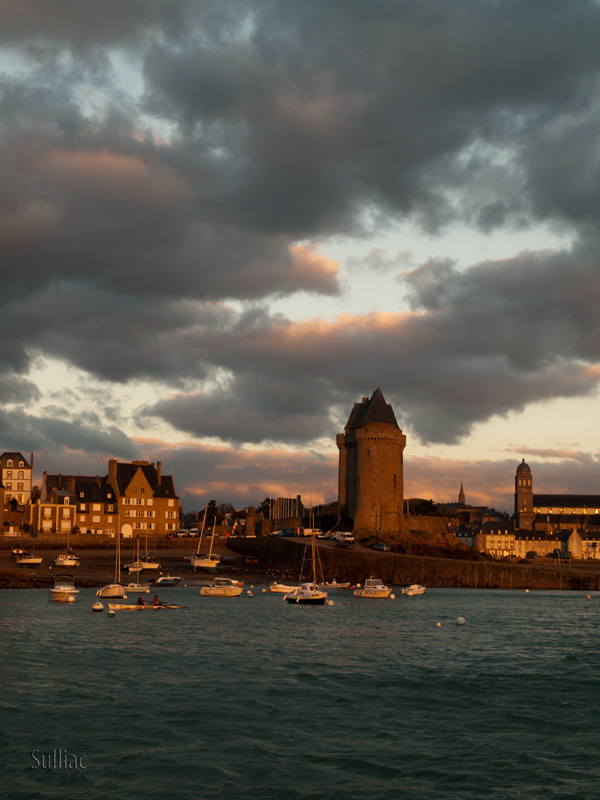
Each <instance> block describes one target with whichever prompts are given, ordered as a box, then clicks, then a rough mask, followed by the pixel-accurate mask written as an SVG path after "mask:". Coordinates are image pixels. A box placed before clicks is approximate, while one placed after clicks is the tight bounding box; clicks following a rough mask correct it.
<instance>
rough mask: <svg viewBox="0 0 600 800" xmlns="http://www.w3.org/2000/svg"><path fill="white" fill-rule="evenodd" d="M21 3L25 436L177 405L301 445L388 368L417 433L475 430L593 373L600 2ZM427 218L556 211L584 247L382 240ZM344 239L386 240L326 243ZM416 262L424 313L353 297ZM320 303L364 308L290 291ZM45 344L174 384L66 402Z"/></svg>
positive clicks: (17, 56) (4, 58) (7, 103)
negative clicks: (299, 310) (418, 247)
mask: <svg viewBox="0 0 600 800" xmlns="http://www.w3.org/2000/svg"><path fill="white" fill-rule="evenodd" d="M9 5H10V8H9V10H8V11H7V13H6V14H5V15H4V18H3V22H2V27H1V29H0V48H1V50H0V169H1V171H2V184H1V185H0V246H1V247H0V253H1V255H0V259H1V261H2V278H3V282H2V293H1V296H0V332H1V336H0V341H2V347H0V399H1V400H2V402H3V404H4V406H5V412H4V413H5V414H7V415H8V416H7V417H5V418H4V423H3V429H4V431H5V438H4V439H3V442H5V444H4V446H5V447H9V444H8V442H9V441H10V442H15V441H21V442H24V441H27V442H31V445H25V444H20V445H17V444H15V445H14V446H15V447H17V449H22V448H25V449H28V448H29V447H31V448H32V449H38V447H40V448H41V449H46V448H47V449H48V450H50V449H51V446H52V445H53V444H54V445H55V446H56V447H57V448H58V449H59V450H60V448H68V449H69V451H71V450H74V451H78V450H81V451H82V452H88V453H90V457H93V458H100V457H101V456H102V457H103V455H104V454H105V453H106V452H108V451H110V452H112V453H113V454H114V455H118V456H120V457H127V456H126V454H128V453H129V454H131V453H135V452H136V446H135V445H133V444H132V437H133V435H134V434H133V433H132V432H131V430H132V429H133V427H136V432H137V433H139V430H140V428H143V429H149V427H150V426H151V425H152V424H154V423H155V422H156V421H157V420H158V421H164V422H166V423H168V425H169V426H171V427H172V429H175V433H177V431H179V432H181V435H185V436H190V435H191V436H194V437H197V438H199V439H206V438H211V439H220V440H221V441H223V442H227V443H230V444H232V445H235V446H236V447H238V448H239V447H240V446H241V445H244V444H248V443H251V444H253V445H257V444H262V443H269V444H270V446H275V445H276V444H277V446H279V444H278V443H280V444H281V445H293V446H296V447H301V446H303V445H305V444H311V443H314V442H317V441H318V440H322V441H323V440H327V439H328V440H329V441H333V435H334V434H335V433H336V432H337V431H338V430H341V426H343V424H344V422H345V419H346V417H347V415H348V413H349V409H350V408H351V405H352V403H353V402H354V400H355V399H357V398H359V397H360V396H362V395H363V394H365V393H370V392H371V391H372V390H373V389H374V388H375V387H376V386H378V385H381V386H382V389H383V390H384V393H385V395H386V398H387V399H388V400H389V401H391V402H393V404H394V407H395V409H396V411H397V414H398V416H399V418H400V419H401V424H402V425H403V426H404V427H405V428H406V429H408V430H410V432H411V435H413V436H415V437H416V438H419V439H420V440H421V441H423V442H444V443H455V442H458V441H460V439H461V437H464V436H465V435H467V434H468V433H469V432H470V431H471V430H472V428H473V426H474V425H477V424H479V423H483V422H485V421H487V420H490V419H493V418H494V417H496V416H502V415H505V414H507V413H510V412H514V411H518V410H521V409H524V408H526V407H527V406H528V405H530V404H532V403H536V402H540V401H547V402H550V401H552V400H553V399H555V398H569V397H581V396H593V395H594V394H595V393H596V392H597V389H598V382H599V378H600V374H599V372H598V363H599V361H600V326H599V324H598V322H597V317H598V315H597V308H598V300H599V297H600V275H599V272H600V261H599V252H600V247H599V244H600V242H599V240H598V237H597V233H596V231H597V228H598V217H599V211H600V147H599V144H598V137H597V130H598V123H599V122H600V91H599V87H600V83H599V76H600V48H598V44H597V43H598V41H599V39H600V6H599V5H598V3H597V2H595V0H572V2H569V3H565V2H564V1H563V0H531V1H530V2H527V3H522V2H517V0H452V1H451V2H442V0H419V1H418V2H417V1H416V0H408V1H407V2H397V3H389V2H386V1H385V0H375V1H374V2H372V3H368V4H360V3H348V2H347V0H331V2H327V3H323V2H321V1H320V0H306V2H302V3H298V2H295V1H294V0H220V1H219V2H217V0H214V1H213V0H210V1H209V2H203V3H197V2H192V0H155V2H146V0H120V1H119V2H115V1H113V0H107V2H103V3H101V4H99V3H97V2H95V0H80V2H78V3H64V2H59V0H22V2H19V3H16V2H15V3H11V4H9ZM402 223H410V225H411V226H412V230H415V231H426V232H429V233H430V234H441V233H443V232H445V231H448V230H454V231H461V235H464V236H465V237H468V236H469V233H470V232H472V231H477V232H478V233H480V234H481V233H482V232H484V233H486V234H487V233H491V232H502V233H503V234H505V235H506V236H510V234H511V233H514V232H518V231H524V230H527V229H533V228H535V227H536V226H540V225H542V224H543V225H544V226H546V228H547V229H552V230H553V231H555V232H557V235H558V233H560V235H561V236H563V237H564V240H565V241H569V242H570V243H571V244H570V245H569V246H564V247H563V248H562V249H560V250H555V251H552V250H549V249H540V250H539V251H537V252H528V253H521V254H518V253H517V252H513V254H512V257H510V258H507V259H504V260H502V261H500V260H487V261H485V262H484V263H477V264H468V263H462V262H459V261H456V260H453V259H450V258H448V257H447V254H445V253H443V252H442V253H441V254H440V255H439V257H435V258H431V259H430V260H429V261H427V262H426V263H423V264H421V265H419V266H414V264H413V259H412V256H410V253H411V250H412V249H413V248H412V245H411V242H410V241H407V242H406V243H405V244H403V245H402V246H401V247H394V249H393V250H392V249H391V248H390V250H386V249H385V246H384V245H383V244H382V241H384V234H388V233H390V232H392V231H394V230H396V229H397V228H398V227H399V226H400V225H401V224H402ZM342 240H343V241H345V242H346V245H348V247H349V243H351V242H352V241H354V242H361V243H364V242H365V241H367V240H368V241H369V243H370V244H369V246H368V247H367V248H364V247H363V248H362V252H363V253H364V252H369V251H370V255H366V256H364V255H363V256H358V255H354V256H350V257H349V258H348V259H347V261H346V263H344V260H343V259H339V260H338V259H334V258H331V257H330V256H329V255H326V251H327V246H328V245H330V244H332V243H339V242H340V241H342ZM398 253H400V255H398ZM407 265H408V266H409V268H410V269H409V271H406V272H403V273H402V274H401V275H399V277H398V281H399V283H400V285H401V286H402V287H404V291H405V292H406V300H407V303H408V304H409V306H410V309H411V310H410V311H407V309H406V305H403V304H402V303H401V301H400V300H399V303H398V308H397V310H395V312H393V313H387V314H382V313H377V312H376V311H375V312H373V313H372V314H369V315H364V314H360V313H356V310H355V309H353V311H352V313H349V312H348V311H347V309H346V307H345V298H346V295H345V289H346V288H347V282H349V281H352V279H353V278H354V277H355V276H356V274H357V273H358V272H359V271H360V273H361V275H365V274H366V275H370V276H371V277H372V281H373V284H374V285H375V284H376V283H377V282H378V281H379V280H382V279H383V277H385V276H387V275H389V273H390V271H396V272H398V273H400V272H401V271H402V270H406V267H407ZM312 297H315V298H318V299H319V301H322V300H323V299H325V298H329V299H330V301H331V303H332V304H333V303H334V302H335V303H337V310H338V315H337V316H336V317H335V318H334V316H333V315H331V316H329V317H327V318H319V317H318V315H317V314H316V313H315V314H314V315H313V316H314V318H313V319H307V317H308V316H310V315H307V314H306V313H304V314H302V315H298V316H299V317H301V318H300V319H296V318H293V315H292V314H291V313H288V314H287V315H284V314H283V313H281V311H280V310H279V309H278V303H281V302H283V300H284V299H285V300H286V301H287V302H290V301H294V300H300V299H304V301H305V302H306V301H307V298H312ZM370 307H371V308H375V307H376V306H370ZM286 308H289V305H288V306H286ZM44 359H47V360H56V361H57V362H62V363H68V364H72V365H74V367H76V368H78V369H80V370H83V371H84V372H85V373H86V374H88V375H89V376H90V380H91V381H97V382H98V385H102V386H103V390H102V391H103V393H105V392H106V393H110V388H111V386H115V387H116V386H117V385H118V386H119V387H135V385H136V384H138V383H139V384H140V386H141V382H146V383H145V384H144V386H146V387H147V386H149V385H152V386H153V387H154V390H153V391H145V390H143V389H141V388H140V389H139V391H138V392H137V394H136V397H135V409H133V410H132V409H128V410H125V409H123V408H119V407H117V406H118V403H117V402H116V401H115V403H114V407H113V408H112V409H111V407H110V406H109V404H106V403H104V405H102V407H101V408H99V409H97V410H96V413H97V415H98V419H97V422H96V423H94V422H92V421H91V420H89V419H87V418H86V417H85V416H84V415H81V416H79V417H77V415H75V416H74V415H73V413H72V410H71V409H68V410H65V409H62V410H61V408H60V406H59V407H54V406H53V407H50V406H49V405H47V406H46V410H43V401H42V399H41V398H42V397H43V396H44V393H45V392H46V391H47V388H45V387H43V386H41V385H40V386H38V385H36V384H35V382H34V381H33V379H32V374H33V372H34V370H35V366H36V364H37V363H38V362H39V361H40V360H42V361H43V360H44ZM157 397H158V399H157ZM36 404H37V405H36ZM40 404H41V405H40ZM34 406H35V409H36V410H35V411H32V408H33V407H34ZM88 410H89V409H88ZM161 424H162V423H161ZM11 425H14V426H15V428H14V429H13V428H11ZM19 425H20V426H21V429H20V430H19V427H18V426H19ZM19 437H20V438H19ZM36 441H37V442H38V444H35V442H36ZM40 442H41V445H40Z"/></svg>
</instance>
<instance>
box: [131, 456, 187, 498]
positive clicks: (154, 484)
mask: <svg viewBox="0 0 600 800" xmlns="http://www.w3.org/2000/svg"><path fill="white" fill-rule="evenodd" d="M139 469H141V470H142V472H143V473H144V477H145V478H146V480H147V481H148V485H149V486H150V488H151V489H152V493H153V495H154V496H155V497H174V498H175V497H177V494H176V493H175V485H174V483H173V476H172V475H162V476H161V481H160V484H159V483H158V473H157V471H156V467H155V466H154V465H153V464H120V463H119V464H117V485H118V487H119V494H125V491H126V489H127V487H128V486H129V484H130V483H131V481H132V479H133V477H134V475H135V474H136V472H137V471H138V470H139Z"/></svg>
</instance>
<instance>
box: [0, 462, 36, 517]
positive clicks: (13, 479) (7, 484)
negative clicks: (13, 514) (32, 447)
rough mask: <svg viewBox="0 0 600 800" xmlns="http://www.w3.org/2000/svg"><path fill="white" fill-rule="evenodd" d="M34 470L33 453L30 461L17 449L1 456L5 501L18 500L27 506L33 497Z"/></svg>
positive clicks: (0, 477) (20, 503) (1, 479)
mask: <svg viewBox="0 0 600 800" xmlns="http://www.w3.org/2000/svg"><path fill="white" fill-rule="evenodd" d="M32 471H33V453H31V454H30V457H29V461H27V459H26V458H25V456H24V455H23V454H22V453H20V452H17V451H14V452H6V453H2V455H1V456H0V483H2V485H3V486H4V489H5V495H4V501H5V503H9V502H10V501H11V500H16V501H17V503H18V504H19V505H20V506H25V505H27V503H29V500H30V498H31V474H32Z"/></svg>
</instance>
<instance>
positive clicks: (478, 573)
mask: <svg viewBox="0 0 600 800" xmlns="http://www.w3.org/2000/svg"><path fill="white" fill-rule="evenodd" d="M307 542H308V540H302V539H293V538H290V539H286V538H280V537H275V538H273V537H257V538H256V539H242V538H235V539H229V540H228V541H227V546H228V548H229V549H230V550H232V551H233V552H236V553H239V554H240V555H243V556H253V557H257V558H258V560H259V563H260V565H261V566H262V567H263V568H265V569H282V568H288V569H293V570H295V571H297V572H299V571H300V568H301V565H302V561H303V558H304V557H305V556H304V553H305V546H306V544H307ZM318 550H319V558H320V561H321V565H322V568H323V574H324V577H325V580H333V579H334V578H335V580H337V581H338V582H339V581H351V582H352V583H357V582H363V581H364V580H365V578H368V577H369V576H371V575H374V576H375V577H377V578H381V580H383V582H384V583H388V584H392V585H394V586H405V585H408V584H411V583H422V584H424V585H425V586H428V587H448V588H472V589H573V590H583V591H596V590H598V589H600V573H599V572H594V571H593V570H591V569H585V567H581V568H571V569H569V568H568V567H557V566H553V565H541V564H535V565H534V564H531V565H529V564H514V563H513V564H509V563H503V562H495V561H484V560H476V561H466V560H463V559H456V560H455V559H450V558H430V557H428V556H410V555H404V554H400V553H377V552H373V551H372V550H367V549H365V548H361V547H357V548H356V549H355V550H343V551H342V550H337V549H336V548H335V547H332V546H331V544H329V543H328V544H322V545H321V546H319V548H318ZM309 555H310V549H309V552H308V553H307V556H309Z"/></svg>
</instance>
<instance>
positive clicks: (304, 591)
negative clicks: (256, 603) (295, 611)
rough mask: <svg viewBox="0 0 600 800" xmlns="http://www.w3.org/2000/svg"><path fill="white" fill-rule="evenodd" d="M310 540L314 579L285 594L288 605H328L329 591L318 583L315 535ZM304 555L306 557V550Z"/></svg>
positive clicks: (284, 597)
mask: <svg viewBox="0 0 600 800" xmlns="http://www.w3.org/2000/svg"><path fill="white" fill-rule="evenodd" d="M310 538H311V555H312V573H313V579H312V581H310V582H307V583H300V585H299V586H298V587H296V588H295V589H293V590H292V591H291V592H288V593H287V594H285V595H284V596H283V599H284V600H285V601H286V603H294V604H295V605H305V606H324V605H325V603H327V591H326V590H325V589H322V588H321V587H320V586H319V584H318V583H317V552H316V546H315V535H314V533H313V534H312V535H311V537H310ZM304 553H305V555H306V548H305V550H304ZM300 580H302V570H300Z"/></svg>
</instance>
